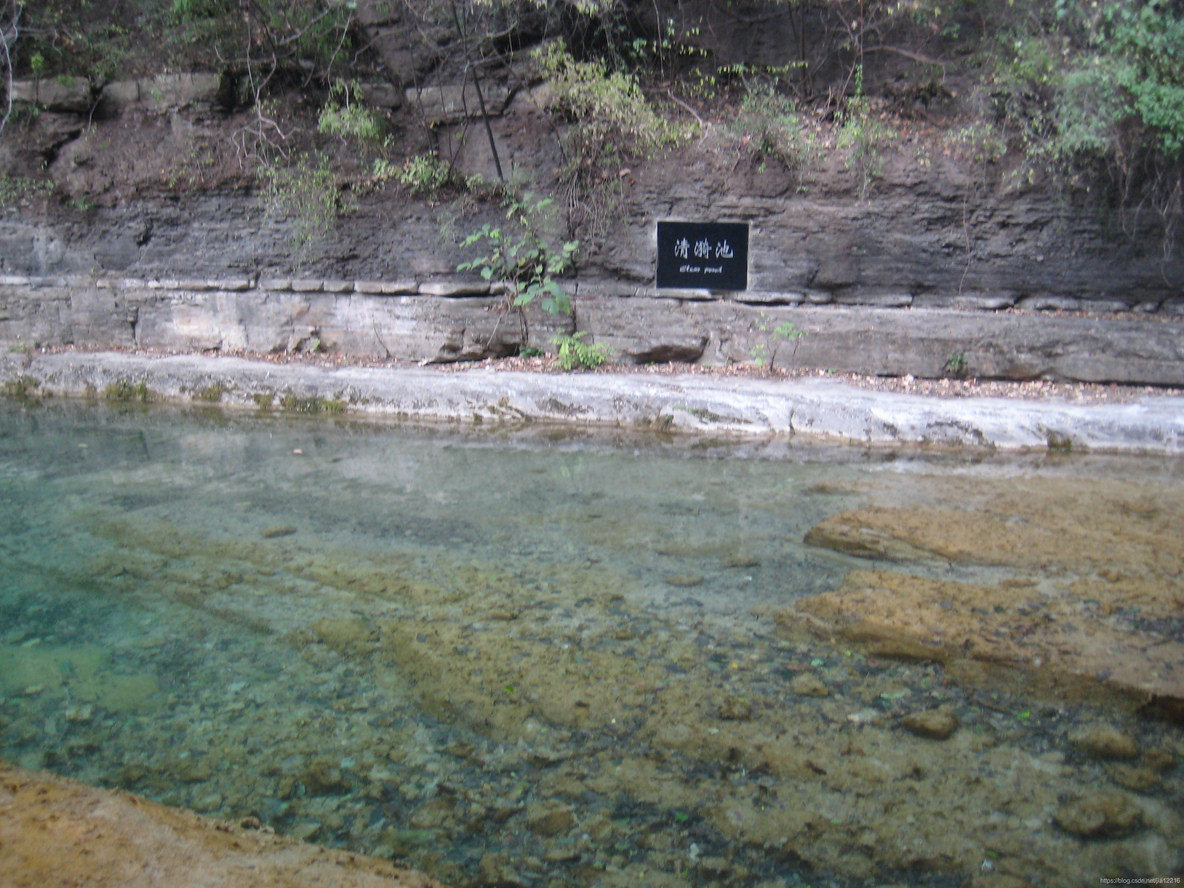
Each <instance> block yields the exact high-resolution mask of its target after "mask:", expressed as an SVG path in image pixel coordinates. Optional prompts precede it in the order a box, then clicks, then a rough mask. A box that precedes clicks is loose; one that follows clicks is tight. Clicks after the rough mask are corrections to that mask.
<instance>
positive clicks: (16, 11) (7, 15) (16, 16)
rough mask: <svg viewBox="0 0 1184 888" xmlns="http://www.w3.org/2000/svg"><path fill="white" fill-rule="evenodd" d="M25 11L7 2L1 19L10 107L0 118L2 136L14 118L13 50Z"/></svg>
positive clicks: (0, 41)
mask: <svg viewBox="0 0 1184 888" xmlns="http://www.w3.org/2000/svg"><path fill="white" fill-rule="evenodd" d="M24 11H25V7H24V4H23V3H20V2H19V0H6V2H5V4H4V12H3V18H0V45H2V46H3V53H4V72H5V77H6V78H7V83H6V84H5V93H6V94H7V96H8V107H7V108H5V110H4V116H3V117H0V136H2V135H4V128H5V127H6V126H8V121H9V119H10V118H11V117H12V48H13V47H14V46H15V45H16V41H17V39H18V38H19V37H20V33H21V27H20V26H21V13H23V12H24Z"/></svg>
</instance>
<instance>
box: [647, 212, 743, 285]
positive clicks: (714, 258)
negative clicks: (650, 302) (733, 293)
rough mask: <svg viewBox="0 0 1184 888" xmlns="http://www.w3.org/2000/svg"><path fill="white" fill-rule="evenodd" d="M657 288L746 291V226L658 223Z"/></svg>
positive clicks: (734, 224)
mask: <svg viewBox="0 0 1184 888" xmlns="http://www.w3.org/2000/svg"><path fill="white" fill-rule="evenodd" d="M657 277H658V281H657V283H658V287H659V288H662V287H679V288H696V289H707V290H746V289H748V224H747V223H745V222H659V223H658V275H657Z"/></svg>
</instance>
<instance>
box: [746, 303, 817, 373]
mask: <svg viewBox="0 0 1184 888" xmlns="http://www.w3.org/2000/svg"><path fill="white" fill-rule="evenodd" d="M753 326H754V327H755V328H756V329H757V330H758V331H759V332H760V333H761V334H763V336H762V337H761V341H759V342H757V343H756V344H755V345H753V347H752V348H751V349H750V350H749V353H750V354H751V355H752V361H753V363H754V364H756V365H757V366H758V367H762V368H765V369H767V370H772V369H773V367H774V364H775V362H776V359H777V349H778V347H779V346H780V345H781V343H782V342H792V343H793V351H792V352H791V354H790V361H791V362H792V361H793V359H794V357H795V356H796V355H797V351H798V345H799V344H800V343H801V340H802V339H803V338H804V337H805V335H806V332H805V331H804V330H802V329H800V328H799V327H798V326H797V325H796V324H794V323H793V322H791V321H782V322H781V323H779V324H776V325H772V326H771V325H770V322H769V318H768V316H767V315H766V314H765V313H764V312H763V311H762V312H761V315H760V317H759V318H758V319H757V320H756V321H755V322H754V323H753Z"/></svg>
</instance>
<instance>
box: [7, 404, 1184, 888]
mask: <svg viewBox="0 0 1184 888" xmlns="http://www.w3.org/2000/svg"><path fill="white" fill-rule="evenodd" d="M1133 473H1139V482H1140V483H1146V484H1150V485H1156V484H1179V483H1180V477H1181V471H1180V467H1179V466H1178V465H1175V464H1173V463H1171V462H1163V461H1154V460H1147V461H1137V460H1129V459H1127V460H1104V459H1100V458H1099V459H1094V460H1088V461H1087V460H1078V461H1074V460H1069V459H1053V460H1048V459H1044V458H1024V459H1011V460H1001V459H987V458H985V457H983V456H982V455H978V456H965V455H963V456H958V455H945V456H929V457H926V456H923V455H917V454H913V455H905V454H891V453H869V452H865V451H860V450H855V449H844V448H826V447H791V446H789V445H786V444H779V445H772V444H759V443H758V444H751V443H750V444H744V445H738V444H729V443H726V442H702V441H692V440H687V439H668V440H659V439H655V438H646V437H634V436H626V435H621V436H617V437H616V438H612V437H597V436H585V435H577V434H573V433H570V432H563V431H558V430H549V431H548V430H543V431H538V430H534V431H531V432H529V433H524V434H521V435H507V434H496V433H475V432H469V433H464V432H461V431H458V430H451V431H450V430H445V429H412V428H392V427H386V426H378V425H371V424H365V423H357V422H345V421H296V420H284V419H278V418H248V417H243V416H235V415H229V414H227V415H224V414H222V413H220V412H216V411H209V412H183V411H175V410H166V409H157V410H151V411H146V412H144V411H125V410H119V409H114V408H111V407H107V406H96V405H89V406H88V405H81V404H77V405H76V404H65V403H57V404H46V405H40V406H22V405H17V404H4V403H0V502H2V504H3V511H2V513H0V559H2V563H0V691H2V693H3V697H2V698H0V756H3V757H4V758H7V759H9V760H11V761H14V762H16V763H18V764H20V765H22V766H24V767H28V768H41V767H45V768H49V769H52V770H54V771H56V772H58V773H62V774H66V775H69V776H72V777H76V778H79V779H81V780H84V781H87V782H90V783H94V784H98V785H103V786H111V787H122V788H127V789H130V790H133V791H136V792H140V793H143V794H145V795H148V796H151V797H153V798H155V799H158V800H161V801H164V802H167V803H169V804H175V805H181V806H185V807H189V808H192V809H195V810H197V811H199V812H202V813H205V814H209V815H212V816H216V817H222V818H231V819H235V820H243V819H246V818H254V819H257V820H258V821H259V822H260V823H262V824H264V825H268V826H271V827H273V828H275V829H276V830H278V831H281V832H284V833H287V834H291V835H296V836H299V837H301V838H306V839H310V840H313V841H318V842H322V843H325V844H330V845H337V846H344V847H350V848H353V849H356V850H359V851H363V852H365V853H370V854H378V855H381V856H385V857H393V858H396V859H399V860H402V861H405V862H407V863H410V864H412V865H415V866H417V867H420V868H423V869H426V870H427V871H429V872H430V873H431V874H433V875H436V876H437V877H439V878H441V879H442V880H445V881H449V882H451V883H453V884H456V885H500V884H520V885H605V886H607V885H630V886H638V885H654V886H682V885H687V886H690V885H729V886H731V885H735V886H758V885H759V886H761V888H772V886H793V885H805V884H810V885H826V884H834V885H864V884H869V885H870V884H880V883H882V882H884V881H886V880H888V881H896V882H900V883H905V884H914V885H930V884H933V885H936V884H960V883H961V881H962V880H964V879H965V878H966V877H967V873H974V872H993V871H995V870H996V868H999V870H1000V871H1005V870H1006V866H1005V864H1006V862H1007V861H1009V860H1010V861H1013V862H1014V865H1015V867H1016V868H1022V867H1028V868H1029V869H1031V870H1032V871H1034V872H1035V871H1038V872H1039V873H1043V875H1038V876H1037V878H1035V879H1034V884H1060V883H1061V882H1059V881H1058V878H1059V877H1058V876H1056V875H1055V873H1056V872H1058V867H1060V870H1059V871H1068V872H1070V875H1071V876H1072V877H1073V878H1076V877H1077V876H1079V875H1080V871H1081V868H1083V867H1084V868H1086V871H1088V867H1090V866H1095V865H1100V864H1097V863H1096V859H1095V858H1091V857H1090V856H1089V855H1082V854H1081V853H1080V849H1079V848H1078V847H1077V846H1078V844H1079V843H1080V841H1081V840H1079V839H1077V838H1076V837H1073V836H1068V835H1066V834H1064V833H1063V831H1058V830H1057V829H1056V828H1054V827H1052V826H1050V825H1049V823H1048V812H1047V811H1043V813H1042V810H1043V809H1039V808H1038V807H1033V808H1030V809H1029V808H1026V807H1025V805H1028V806H1030V805H1034V804H1036V802H1035V801H1033V799H1037V800H1039V799H1051V798H1055V797H1058V796H1065V795H1066V794H1070V793H1072V792H1074V791H1077V789H1079V788H1081V787H1088V786H1090V785H1094V784H1096V783H1097V781H1099V780H1105V778H1106V773H1107V772H1106V771H1105V767H1106V766H1105V764H1104V763H1091V762H1088V761H1084V760H1081V759H1080V757H1079V756H1077V755H1076V753H1075V752H1074V751H1073V750H1072V749H1070V748H1068V747H1067V746H1066V744H1065V736H1066V735H1067V733H1068V732H1069V731H1070V730H1071V729H1072V727H1073V726H1075V725H1078V724H1083V723H1089V722H1090V721H1097V720H1099V719H1105V720H1108V721H1110V722H1116V723H1118V724H1120V725H1121V726H1122V727H1123V728H1124V729H1125V730H1128V731H1130V732H1133V733H1134V734H1135V735H1137V737H1138V738H1139V740H1140V743H1141V744H1143V745H1144V746H1145V747H1156V748H1166V749H1175V748H1179V745H1180V735H1179V732H1178V731H1176V730H1175V729H1173V728H1170V727H1169V726H1166V725H1163V724H1161V723H1148V722H1145V721H1138V720H1133V719H1132V718H1131V717H1130V716H1128V715H1123V714H1120V713H1113V712H1107V711H1104V710H1093V709H1089V708H1086V707H1083V706H1080V705H1078V704H1074V705H1073V706H1064V705H1062V706H1058V705H1048V704H1040V705H1038V706H1037V705H1033V704H1031V703H1029V702H1027V701H1025V700H1022V699H1012V698H1009V697H1007V696H1006V694H1002V692H998V691H991V692H990V693H989V694H987V692H978V691H971V690H968V689H966V688H964V687H961V686H959V685H957V684H956V683H954V682H951V681H949V680H948V677H947V676H945V675H944V673H943V672H942V670H941V668H940V666H937V665H935V664H928V663H919V664H918V663H912V664H910V663H900V662H888V661H883V660H880V661H877V660H876V659H875V658H872V657H868V656H866V655H864V654H862V653H860V652H858V651H852V650H848V649H845V648H844V647H843V646H842V645H839V646H837V647H835V646H829V645H827V644H824V643H823V642H821V641H819V642H808V641H803V640H801V639H798V638H789V637H785V636H784V635H783V634H779V633H778V631H777V629H776V623H775V621H774V620H773V619H772V617H771V614H773V613H774V612H775V611H776V610H777V609H778V608H784V607H786V606H787V605H789V604H791V603H792V602H794V601H796V600H799V599H801V598H803V597H805V596H810V595H816V594H818V593H822V592H827V591H830V590H833V589H835V588H838V587H839V586H840V585H841V584H842V582H843V580H844V577H845V576H846V575H847V573H848V572H849V571H851V570H852V569H855V568H869V567H877V566H883V565H880V564H877V563H876V562H869V561H868V560H867V559H860V558H856V557H853V556H850V555H844V554H841V553H838V552H834V551H830V550H824V549H817V548H812V547H810V546H807V545H805V544H804V543H803V541H802V539H803V536H804V535H805V534H806V532H807V531H808V530H809V529H810V528H811V527H813V526H814V525H816V524H817V523H818V522H820V521H822V520H824V519H825V518H827V517H828V516H831V515H833V514H835V513H836V512H839V511H841V510H844V509H851V508H856V507H859V506H862V505H876V504H879V505H884V504H891V505H893V506H895V507H900V506H909V505H916V506H919V507H921V506H925V505H929V504H933V503H937V502H940V501H941V499H942V497H943V496H946V495H948V493H943V492H942V490H943V488H942V487H941V485H940V484H937V483H936V482H935V481H934V479H952V481H953V482H954V483H955V484H956V488H957V491H958V492H957V494H956V496H958V497H961V498H970V499H973V496H974V494H973V492H968V491H973V485H974V484H975V483H976V479H985V480H989V481H991V482H992V483H999V482H1000V481H1003V482H1007V481H1008V479H1013V480H1014V481H1015V483H1017V484H1022V483H1023V480H1024V479H1025V478H1030V477H1037V476H1039V477H1065V478H1074V477H1077V476H1078V475H1079V474H1081V475H1083V476H1084V477H1099V476H1102V477H1110V478H1127V477H1133ZM917 569H918V570H923V571H927V572H928V573H929V574H930V575H932V576H935V577H941V578H945V579H953V580H962V581H976V582H991V581H993V580H998V579H999V578H1000V577H1001V576H1003V575H1004V573H1005V572H1001V570H1002V569H1001V568H998V567H989V566H988V567H984V566H981V565H979V566H972V565H956V564H951V563H944V564H927V565H925V566H923V567H918V568H917ZM803 672H811V673H812V674H815V675H817V676H818V677H819V678H820V679H822V681H823V682H824V683H825V684H826V685H828V686H829V688H830V689H831V693H830V694H829V696H826V697H815V696H811V695H809V694H801V693H796V692H795V693H791V692H790V690H789V687H790V682H791V681H793V680H794V679H795V678H796V677H798V676H799V675H800V674H801V673H803ZM1001 694H1002V696H1001ZM910 701H911V702H913V703H915V704H916V706H917V707H918V708H924V707H928V706H930V705H936V704H943V705H946V706H948V707H951V708H953V709H955V710H956V711H957V712H958V713H959V714H960V716H961V719H962V729H961V730H960V731H959V733H958V735H957V737H956V738H955V739H954V740H951V741H949V742H947V743H945V744H944V745H943V746H942V747H941V748H942V750H943V751H942V755H943V756H945V757H946V763H945V764H944V765H943V766H942V769H937V770H948V773H945V774H939V773H934V772H933V769H930V768H929V764H928V759H930V758H931V757H932V755H933V754H934V753H933V752H932V748H933V741H929V740H918V739H917V738H916V737H914V736H912V735H909V734H907V733H905V732H902V731H900V730H898V729H896V728H894V722H893V718H894V717H895V715H897V714H899V713H900V712H902V711H903V710H901V709H900V707H902V706H905V705H906V704H908V703H910ZM922 703H924V707H922V706H921V704H922ZM1020 712H1023V713H1027V715H1025V717H1024V718H1023V719H1019V718H1018V717H1016V716H1015V713H1020ZM856 716H858V717H856ZM794 732H797V733H796V734H795V733H794ZM789 736H796V737H797V738H798V739H797V743H796V745H794V746H793V749H791V748H790V747H788V746H786V743H787V742H788V741H787V739H786V738H787V737H789ZM926 744H928V745H926ZM769 750H776V752H775V753H774V752H771V751H769ZM793 750H805V752H803V753H802V754H801V759H800V761H799V760H798V759H796V758H794V756H795V755H797V753H796V752H794V751H793ZM844 750H845V751H844ZM853 750H854V751H853ZM855 758H858V759H859V761H858V763H855V762H854V759H855ZM791 760H792V761H791ZM918 763H921V764H918ZM922 765H924V767H922ZM959 768H961V769H964V771H959V770H958V769H959ZM1177 771H1178V769H1177ZM923 772H926V773H924V774H923ZM971 774H973V775H974V776H973V781H982V780H987V781H988V782H989V783H990V788H989V790H988V789H983V790H978V791H976V790H971V789H968V788H967V787H968V786H970V785H971V784H972V782H973V781H972V779H971V776H970V775H971ZM1172 774H1175V772H1172ZM910 775H911V776H910ZM951 775H961V777H957V778H956V777H955V776H951ZM1033 780H1037V781H1038V782H1039V781H1042V782H1040V783H1039V785H1040V790H1039V791H1038V792H1034V791H1033V788H1032V786H1031V785H1029V783H1028V782H1029V781H1033ZM976 792H977V795H978V798H977V799H976V798H974V796H975V794H976ZM1008 792H1010V793H1011V794H1012V796H1014V799H1013V800H1012V801H1011V802H1007V801H1006V800H1005V799H1004V796H1006V795H1007V793H1008ZM918 794H920V795H921V796H923V797H924V799H923V800H922V801H918V800H917V798H916V796H918ZM968 794H969V795H968ZM1007 797H1008V798H1011V796H1007ZM1143 797H1145V798H1146V799H1147V804H1148V805H1149V806H1151V807H1149V808H1148V811H1149V812H1150V813H1147V814H1146V816H1145V818H1144V819H1145V821H1146V822H1147V823H1148V824H1150V825H1149V826H1148V828H1147V829H1146V830H1144V831H1142V832H1140V834H1139V835H1137V836H1135V837H1132V838H1130V839H1124V840H1121V841H1117V842H1116V844H1117V845H1120V846H1121V848H1120V849H1119V850H1118V851H1117V852H1116V851H1114V849H1110V851H1108V852H1107V854H1106V856H1107V858H1108V859H1113V860H1117V861H1119V864H1120V865H1121V866H1122V867H1125V869H1124V870H1123V871H1124V872H1144V871H1145V872H1150V873H1153V874H1160V875H1162V874H1166V872H1164V871H1161V870H1162V869H1163V868H1164V867H1167V868H1172V867H1177V866H1178V865H1179V861H1180V847H1179V842H1178V841H1177V840H1174V839H1171V838H1169V837H1167V836H1166V835H1165V830H1166V831H1168V832H1170V829H1171V821H1170V819H1166V820H1163V821H1162V823H1161V822H1160V821H1158V820H1156V817H1157V816H1158V815H1157V814H1156V813H1155V812H1156V811H1159V810H1160V809H1161V808H1164V809H1170V808H1171V807H1172V806H1173V805H1176V804H1177V803H1178V802H1179V801H1180V799H1181V788H1180V782H1179V778H1178V776H1169V777H1167V778H1163V779H1161V781H1160V782H1159V783H1158V784H1157V785H1156V786H1155V787H1154V788H1153V789H1152V790H1148V791H1145V792H1144V793H1143ZM1049 804H1051V803H1049ZM1157 806H1158V807H1157ZM1046 807H1047V805H1046ZM955 811H956V812H957V815H956V816H955V815H954V813H952V812H955ZM902 812H903V813H902ZM1163 816H1164V817H1165V818H1167V817H1168V815H1167V814H1164V815H1163ZM951 831H952V832H955V833H959V832H960V833H961V835H960V836H959V837H958V839H957V841H955V840H953V839H951V838H950V836H949V835H948V834H949V833H950V832H951ZM993 834H997V840H996V841H995V843H994V844H993V845H992V844H991V843H990V840H989V839H987V838H985V837H986V836H989V835H993ZM984 842H985V843H986V844H984ZM927 849H928V850H927ZM1098 859H1100V858H1098ZM1038 861H1042V862H1038ZM1067 861H1076V862H1075V863H1068V862H1067ZM1074 866H1076V867H1077V868H1078V871H1074V870H1073V869H1072V868H1073V867H1074ZM1042 867H1043V869H1041V868H1042ZM1066 867H1068V869H1067V870H1066V869H1065V868H1066ZM1065 883H1068V882H1065Z"/></svg>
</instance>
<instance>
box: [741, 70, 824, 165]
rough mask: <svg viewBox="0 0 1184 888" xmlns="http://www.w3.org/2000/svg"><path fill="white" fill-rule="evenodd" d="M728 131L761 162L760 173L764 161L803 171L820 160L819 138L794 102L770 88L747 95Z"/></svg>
mask: <svg viewBox="0 0 1184 888" xmlns="http://www.w3.org/2000/svg"><path fill="white" fill-rule="evenodd" d="M728 129H729V130H730V131H731V132H732V134H733V135H734V136H735V137H736V138H737V139H739V140H740V144H741V145H742V146H745V147H746V148H748V149H749V150H751V151H753V152H755V153H756V155H757V156H758V157H759V158H760V159H761V170H763V169H764V160H765V158H772V159H775V160H778V161H780V162H781V163H782V164H784V165H785V166H786V167H787V168H788V169H790V170H801V169H803V168H805V167H808V166H810V165H811V164H813V163H815V162H816V161H817V160H818V159H819V158H820V157H821V148H820V145H819V141H818V138H817V136H816V135H815V133H814V132H813V131H812V130H811V129H809V128H808V127H807V126H806V123H805V120H804V119H803V118H802V116H801V115H800V114H798V113H797V109H796V107H795V106H794V103H793V101H792V100H791V99H790V98H789V97H788V96H784V95H781V94H780V93H778V92H776V91H774V90H773V89H772V88H771V87H769V86H765V85H761V84H758V85H755V86H754V87H752V88H751V89H749V90H748V92H746V93H745V95H744V98H743V99H742V100H741V103H740V111H739V113H738V114H737V115H736V118H735V120H734V121H732V123H730V124H729V125H728Z"/></svg>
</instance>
